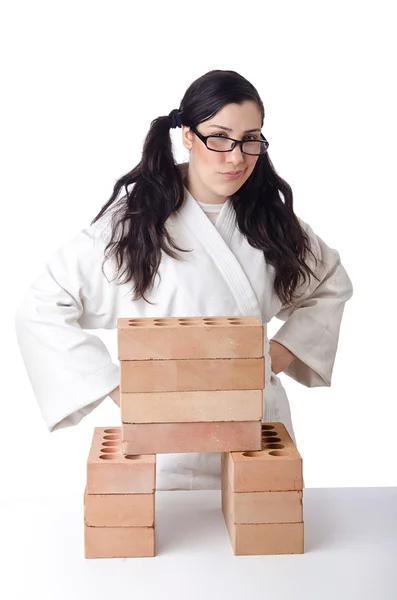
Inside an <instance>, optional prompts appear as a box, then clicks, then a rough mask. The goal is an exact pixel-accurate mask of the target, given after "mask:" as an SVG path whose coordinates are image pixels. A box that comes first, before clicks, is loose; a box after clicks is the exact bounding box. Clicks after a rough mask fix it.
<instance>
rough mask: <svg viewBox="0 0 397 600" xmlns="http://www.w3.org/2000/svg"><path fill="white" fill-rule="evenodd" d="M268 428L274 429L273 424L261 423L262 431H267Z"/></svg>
mask: <svg viewBox="0 0 397 600" xmlns="http://www.w3.org/2000/svg"><path fill="white" fill-rule="evenodd" d="M269 429H274V425H262V431H268V430H269Z"/></svg>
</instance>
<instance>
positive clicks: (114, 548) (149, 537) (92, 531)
mask: <svg viewBox="0 0 397 600" xmlns="http://www.w3.org/2000/svg"><path fill="white" fill-rule="evenodd" d="M155 488H156V457H155V456H154V455H153V454H152V455H150V454H149V455H146V456H124V455H123V453H122V451H121V427H112V428H104V427H96V428H95V430H94V437H93V440H92V445H91V449H90V453H89V456H88V460H87V484H86V489H85V493H84V545H85V557H86V558H125V557H131V558H133V557H141V556H154V555H155V532H154V525H155V495H154V494H155Z"/></svg>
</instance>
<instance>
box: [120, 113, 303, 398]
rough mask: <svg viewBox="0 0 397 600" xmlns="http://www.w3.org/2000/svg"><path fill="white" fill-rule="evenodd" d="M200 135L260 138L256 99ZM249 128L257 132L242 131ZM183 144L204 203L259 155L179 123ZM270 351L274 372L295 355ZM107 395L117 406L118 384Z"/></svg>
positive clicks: (216, 198) (193, 186)
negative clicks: (220, 148)
mask: <svg viewBox="0 0 397 600" xmlns="http://www.w3.org/2000/svg"><path fill="white" fill-rule="evenodd" d="M213 125H218V126H219V125H220V126H223V127H228V128H230V129H231V130H232V131H224V130H223V129H220V128H218V127H213ZM196 129H197V131H198V132H199V133H201V134H202V135H214V134H221V135H224V136H226V137H231V138H234V139H236V140H242V139H247V140H252V139H260V129H261V112H260V110H259V107H258V106H257V105H256V104H255V102H251V101H245V102H243V103H242V104H227V105H226V106H224V107H223V108H222V109H221V110H219V111H218V112H217V114H216V115H215V116H214V117H212V119H209V120H208V121H205V122H204V123H200V124H199V125H198V126H197V127H196ZM250 129H258V131H254V132H250V133H245V132H246V131H247V130H250ZM182 143H183V145H184V146H185V148H186V149H187V150H189V154H190V158H189V168H188V173H187V178H186V181H185V182H184V183H185V186H186V188H187V189H188V190H189V192H190V193H191V195H192V196H193V198H195V200H196V201H198V202H203V203H205V204H222V203H223V202H225V200H226V199H227V198H228V197H229V196H231V195H232V194H234V193H235V192H237V190H238V189H239V188H240V187H241V186H242V185H243V184H244V183H245V181H246V180H247V179H248V177H249V176H250V175H251V173H252V171H253V170H254V168H255V165H256V162H257V160H258V156H250V155H248V154H243V153H242V152H241V149H240V146H236V147H235V148H234V150H232V151H231V152H212V151H211V150H208V148H207V147H206V146H205V144H204V143H203V142H202V141H201V140H200V139H199V138H198V137H197V136H196V135H195V134H194V133H193V132H192V131H190V128H189V127H187V126H186V125H182ZM240 170H243V171H244V173H243V174H242V176H241V177H240V178H239V179H236V180H228V179H226V178H225V177H223V175H220V173H226V172H228V171H240ZM269 354H270V357H271V361H272V371H273V372H274V373H275V374H276V375H277V374H278V373H280V372H281V371H284V370H285V369H287V367H288V366H289V365H290V364H291V362H292V361H293V360H295V358H296V356H295V355H294V354H292V352H290V351H289V350H288V349H287V348H285V347H284V346H282V345H281V344H279V343H278V342H275V341H270V349H269ZM109 396H110V397H111V398H112V400H113V402H114V403H115V404H116V405H117V406H120V391H119V387H117V388H115V389H114V390H113V391H112V392H111V393H110V394H109Z"/></svg>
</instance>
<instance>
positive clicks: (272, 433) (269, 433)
mask: <svg viewBox="0 0 397 600" xmlns="http://www.w3.org/2000/svg"><path fill="white" fill-rule="evenodd" d="M275 436H278V433H277V431H262V437H269V438H270V437H275Z"/></svg>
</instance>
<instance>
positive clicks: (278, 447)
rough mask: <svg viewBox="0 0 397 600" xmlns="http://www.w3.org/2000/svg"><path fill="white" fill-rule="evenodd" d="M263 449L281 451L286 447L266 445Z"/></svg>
mask: <svg viewBox="0 0 397 600" xmlns="http://www.w3.org/2000/svg"><path fill="white" fill-rule="evenodd" d="M262 448H263V449H264V450H281V449H282V448H285V446H283V444H264V445H263V446H262Z"/></svg>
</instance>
